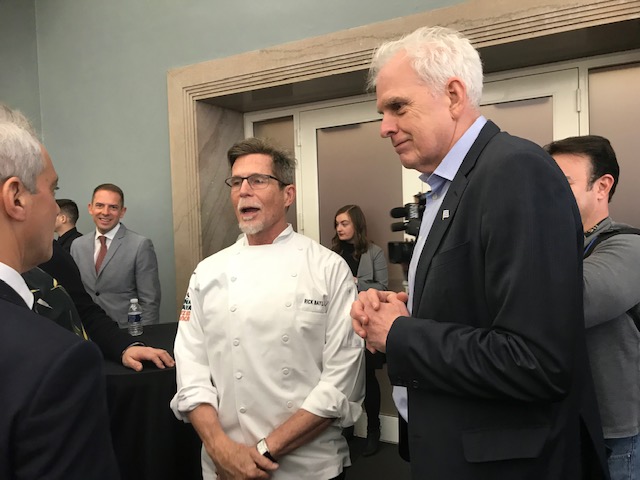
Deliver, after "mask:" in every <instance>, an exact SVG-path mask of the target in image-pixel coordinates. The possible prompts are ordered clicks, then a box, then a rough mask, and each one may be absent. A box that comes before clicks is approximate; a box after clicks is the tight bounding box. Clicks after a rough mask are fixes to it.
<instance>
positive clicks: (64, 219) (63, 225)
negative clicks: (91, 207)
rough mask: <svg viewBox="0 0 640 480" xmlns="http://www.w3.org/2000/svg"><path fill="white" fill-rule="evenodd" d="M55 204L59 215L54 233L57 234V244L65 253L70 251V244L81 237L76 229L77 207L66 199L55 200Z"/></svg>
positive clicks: (78, 214)
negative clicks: (58, 208)
mask: <svg viewBox="0 0 640 480" xmlns="http://www.w3.org/2000/svg"><path fill="white" fill-rule="evenodd" d="M56 203H57V204H58V206H59V207H60V213H59V214H58V217H57V218H56V228H55V231H56V233H57V234H58V243H59V244H60V246H61V247H62V248H64V249H65V250H66V251H67V252H70V251H71V244H72V243H73V241H74V240H75V239H76V238H79V237H81V236H82V234H81V233H80V232H79V231H78V229H77V228H76V223H77V222H78V217H79V216H80V213H79V212H78V205H76V202H74V201H73V200H69V199H68V198H60V199H58V200H56Z"/></svg>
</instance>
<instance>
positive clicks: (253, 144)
mask: <svg viewBox="0 0 640 480" xmlns="http://www.w3.org/2000/svg"><path fill="white" fill-rule="evenodd" d="M254 154H258V155H267V156H269V157H271V159H272V161H273V175H274V176H275V177H277V178H278V179H279V180H280V181H281V182H282V183H284V184H285V185H293V184H294V183H295V180H296V159H295V158H294V157H293V156H292V155H291V154H290V153H289V152H288V151H286V150H284V149H282V148H279V147H278V146H276V145H275V144H273V143H271V142H269V141H268V140H266V139H262V138H255V137H252V138H246V139H244V140H241V141H239V142H237V143H235V144H234V145H233V146H232V147H231V148H230V149H229V151H228V152H227V159H228V160H229V166H230V167H231V168H233V164H234V163H235V162H236V160H237V159H238V158H240V157H244V156H245V155H254Z"/></svg>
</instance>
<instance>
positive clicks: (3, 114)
mask: <svg viewBox="0 0 640 480" xmlns="http://www.w3.org/2000/svg"><path fill="white" fill-rule="evenodd" d="M0 122H9V123H15V124H16V125H17V126H19V127H22V128H24V129H25V130H26V131H27V132H29V133H30V134H31V135H32V136H33V137H34V138H35V139H36V140H38V135H37V134H36V131H35V130H34V129H33V126H32V125H31V122H30V121H29V119H28V118H27V117H25V116H24V114H23V113H22V112H21V111H20V110H13V109H12V108H9V107H8V106H7V105H5V104H4V103H0Z"/></svg>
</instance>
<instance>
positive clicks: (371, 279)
mask: <svg viewBox="0 0 640 480" xmlns="http://www.w3.org/2000/svg"><path fill="white" fill-rule="evenodd" d="M357 276H358V291H359V292H363V291H365V290H369V289H370V288H375V289H378V290H387V288H388V286H389V273H388V270H387V259H386V258H384V253H383V252H382V249H381V248H380V247H379V246H377V245H375V244H373V243H370V244H369V250H367V251H366V252H364V253H363V254H362V255H361V256H360V263H359V264H358V275H357Z"/></svg>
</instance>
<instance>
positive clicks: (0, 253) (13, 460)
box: [0, 121, 119, 480]
mask: <svg viewBox="0 0 640 480" xmlns="http://www.w3.org/2000/svg"><path fill="white" fill-rule="evenodd" d="M57 182H58V177H57V174H56V171H55V169H54V168H53V165H52V163H51V159H50V158H49V155H48V154H47V152H46V150H45V149H44V147H42V146H41V145H40V144H39V143H38V142H37V141H36V139H35V138H34V137H33V135H32V134H31V133H29V132H28V131H27V130H25V129H24V128H22V127H20V126H18V125H16V124H15V123H11V122H7V121H2V122H0V231H2V235H0V317H1V318H2V321H0V385H2V391H3V393H2V395H0V478H12V479H13V478H15V479H18V478H19V479H40V478H50V479H60V480H62V479H85V478H91V479H105V480H107V479H108V480H111V479H117V478H119V474H118V471H117V466H116V462H115V457H114V454H113V449H112V446H111V437H110V434H109V422H108V415H107V405H106V395H105V391H104V390H105V385H104V375H103V372H102V357H101V355H100V352H99V350H98V348H97V347H96V346H95V345H94V344H92V343H91V342H87V341H83V340H81V339H80V338H78V337H77V336H76V335H73V334H71V333H69V332H67V331H65V330H64V329H62V328H60V327H59V326H58V325H55V324H54V323H53V322H51V321H50V320H48V319H46V318H44V317H41V316H39V315H37V314H36V313H34V312H32V311H31V308H32V307H33V304H34V302H38V299H34V297H33V294H32V293H31V292H30V290H29V288H28V287H27V286H26V284H25V282H24V280H23V279H22V277H21V276H20V273H21V272H24V271H26V270H29V269H31V268H33V267H35V266H36V265H38V264H39V263H41V262H43V261H46V260H47V259H48V258H49V257H50V256H51V245H52V240H53V226H54V223H55V218H56V215H57V214H58V212H59V209H58V205H57V204H56V202H55V198H54V191H55V189H56V188H57Z"/></svg>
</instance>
